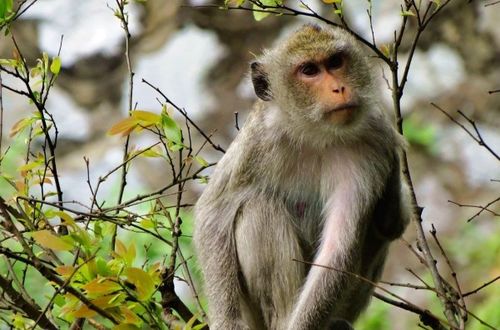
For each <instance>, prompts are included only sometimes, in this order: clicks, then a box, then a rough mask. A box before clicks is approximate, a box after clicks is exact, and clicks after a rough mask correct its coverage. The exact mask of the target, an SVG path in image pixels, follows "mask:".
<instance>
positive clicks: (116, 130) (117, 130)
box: [108, 117, 139, 136]
mask: <svg viewBox="0 0 500 330" xmlns="http://www.w3.org/2000/svg"><path fill="white" fill-rule="evenodd" d="M138 124H139V122H138V121H137V119H135V118H132V117H128V118H125V119H123V120H121V121H119V122H118V123H116V124H114V125H113V126H112V127H111V128H110V129H109V131H108V134H109V135H116V134H121V135H122V136H125V135H128V134H130V132H132V130H133V129H134V128H135V127H136V126H137V125H138Z"/></svg>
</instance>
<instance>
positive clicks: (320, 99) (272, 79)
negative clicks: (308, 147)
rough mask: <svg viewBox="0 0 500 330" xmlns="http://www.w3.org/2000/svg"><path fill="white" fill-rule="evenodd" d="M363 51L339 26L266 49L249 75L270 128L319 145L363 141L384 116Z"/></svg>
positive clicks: (306, 31) (314, 29)
mask: <svg viewBox="0 0 500 330" xmlns="http://www.w3.org/2000/svg"><path fill="white" fill-rule="evenodd" d="M362 47H363V46H362V45H361V44H360V43H359V42H358V41H357V40H355V38H354V37H353V36H352V35H351V34H349V33H348V32H346V31H344V30H342V29H341V28H337V27H331V26H320V25H312V24H308V25H304V26H302V27H301V28H299V29H298V30H296V31H295V32H294V33H293V34H292V35H291V36H288V37H287V38H286V39H284V40H283V41H280V42H278V43H277V44H276V45H275V46H274V47H273V48H271V49H269V50H266V51H264V53H263V55H262V56H260V57H259V58H257V59H256V61H255V62H253V63H252V64H251V75H252V82H253V85H254V89H255V93H256V94H257V96H258V97H259V98H260V99H261V100H262V102H264V103H265V104H264V107H265V108H266V109H265V111H266V112H267V114H266V117H267V120H268V121H266V122H267V124H268V125H269V126H271V127H273V128H274V129H279V128H283V130H285V131H286V132H285V133H286V134H287V135H288V136H289V137H290V138H292V139H294V140H296V141H297V142H298V143H307V142H308V141H309V142H312V143H314V144H315V145H316V146H318V141H321V143H319V144H320V146H321V145H324V146H328V145H331V144H332V143H343V142H344V141H350V142H352V141H356V140H357V138H362V136H361V135H363V132H369V131H370V130H369V126H371V125H370V122H371V121H373V120H378V119H379V117H380V116H381V115H383V114H382V112H381V111H380V109H379V108H378V106H377V104H376V103H377V102H376V101H374V100H376V99H377V98H376V95H374V90H375V88H374V86H373V79H372V73H371V71H372V70H371V66H370V65H369V62H368V60H367V55H365V54H364V52H363V48H362ZM360 126H361V127H360ZM363 126H366V130H365V129H363ZM364 138H366V136H365V137H364Z"/></svg>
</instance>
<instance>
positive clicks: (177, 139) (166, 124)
mask: <svg viewBox="0 0 500 330" xmlns="http://www.w3.org/2000/svg"><path fill="white" fill-rule="evenodd" d="M161 126H162V128H163V132H164V133H165V137H166V138H167V140H168V141H170V142H173V145H172V147H174V146H175V145H177V146H180V147H181V148H182V147H183V144H182V131H181V129H180V128H179V125H177V123H176V122H175V120H173V119H172V117H170V116H169V115H168V114H167V113H166V111H164V112H162V114H161ZM169 147H170V146H169ZM171 150H172V148H171Z"/></svg>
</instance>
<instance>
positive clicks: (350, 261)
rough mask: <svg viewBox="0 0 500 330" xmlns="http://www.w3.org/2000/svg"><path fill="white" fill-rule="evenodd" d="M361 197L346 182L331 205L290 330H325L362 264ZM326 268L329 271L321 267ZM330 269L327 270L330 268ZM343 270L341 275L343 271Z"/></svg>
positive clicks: (291, 319)
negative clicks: (360, 253) (359, 265)
mask: <svg viewBox="0 0 500 330" xmlns="http://www.w3.org/2000/svg"><path fill="white" fill-rule="evenodd" d="M359 195H360V194H359V193H358V192H357V191H356V189H353V188H352V182H348V181H346V182H343V183H342V184H340V185H339V186H338V187H337V189H336V191H335V193H334V194H333V195H332V196H331V198H330V200H329V201H328V203H327V206H326V210H325V214H326V219H325V224H324V228H323V233H322V241H321V244H320V247H319V249H318V252H317V255H316V257H315V259H314V264H315V265H317V266H312V267H311V269H310V271H309V273H308V275H307V277H306V282H305V284H304V286H303V288H302V290H301V292H300V295H299V297H298V300H297V302H296V304H295V307H294V309H293V312H292V315H291V318H290V320H289V323H288V328H287V329H288V330H307V329H323V328H324V327H325V326H326V324H327V322H328V320H329V317H330V315H331V312H332V310H333V309H336V308H337V307H339V306H336V305H335V303H336V302H339V301H341V297H342V293H343V292H344V291H345V290H346V286H347V284H348V281H349V280H350V279H351V277H350V275H349V274H348V273H346V272H343V271H351V272H352V271H353V269H354V265H355V264H356V263H357V262H359V259H360V258H359V246H360V244H359V243H360V242H359V240H360V239H361V238H360V237H359V236H360V232H359V231H360V226H363V224H362V223H361V221H360V216H361V215H360V214H359V213H358V212H359V211H358V209H359V208H356V207H355V205H357V203H358V200H357V198H358V197H359ZM321 266H325V267H321ZM326 267H327V268H326ZM339 270H340V271H339Z"/></svg>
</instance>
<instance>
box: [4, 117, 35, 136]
mask: <svg viewBox="0 0 500 330" xmlns="http://www.w3.org/2000/svg"><path fill="white" fill-rule="evenodd" d="M32 122H33V120H32V119H31V118H23V119H21V120H19V121H17V122H16V123H15V124H14V125H13V126H12V128H11V129H10V133H9V137H13V136H14V135H16V134H17V133H19V132H20V131H22V130H23V129H24V128H25V127H27V126H28V125H30V124H31V123H32Z"/></svg>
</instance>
